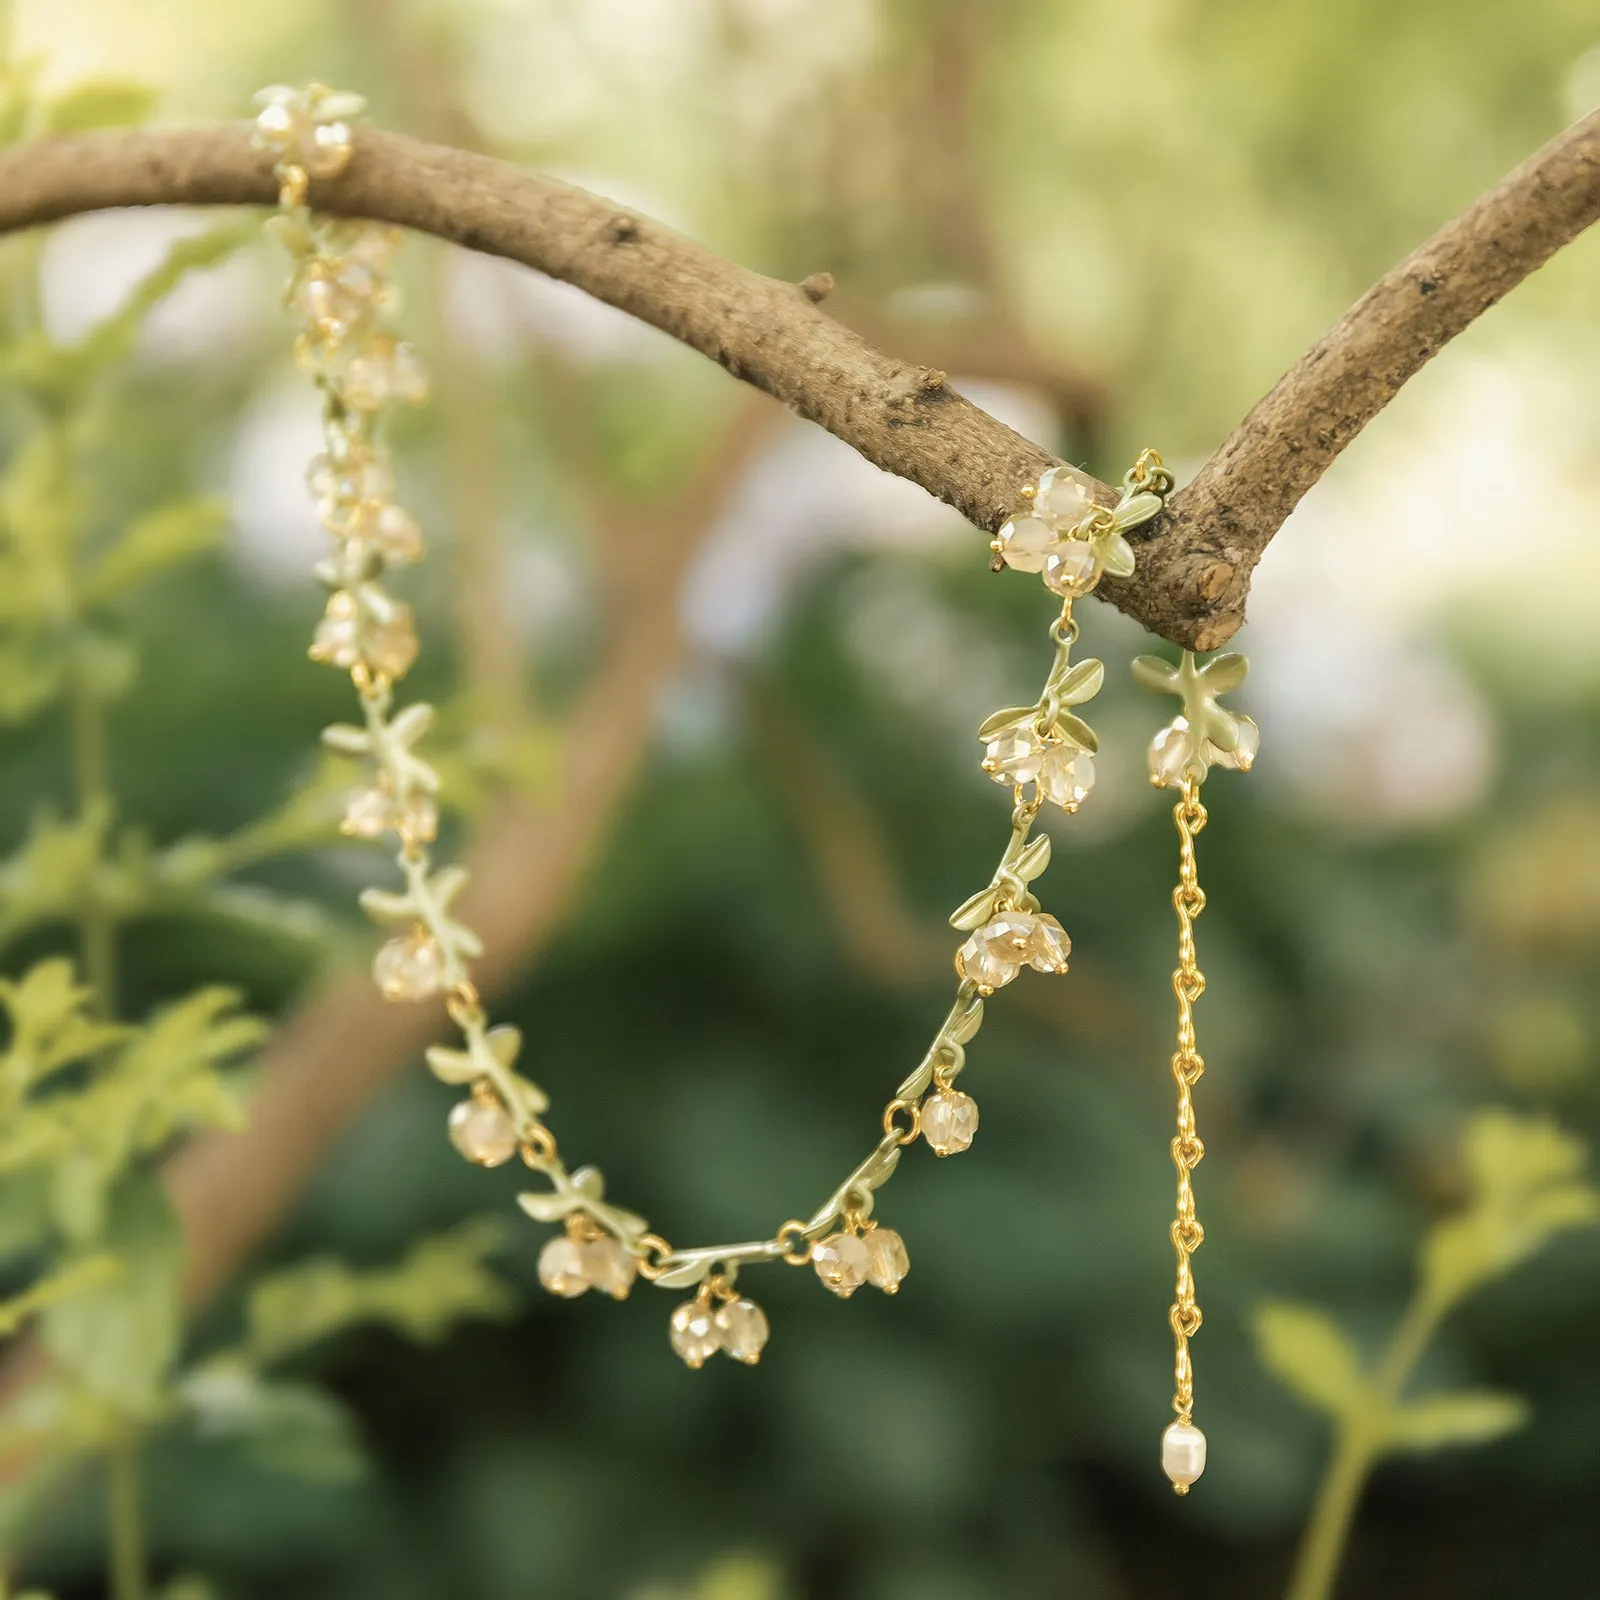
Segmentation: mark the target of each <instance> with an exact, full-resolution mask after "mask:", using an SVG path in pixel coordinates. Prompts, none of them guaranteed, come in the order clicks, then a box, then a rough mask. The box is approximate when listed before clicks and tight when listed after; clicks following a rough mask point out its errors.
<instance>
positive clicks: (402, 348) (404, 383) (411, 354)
mask: <svg viewBox="0 0 1600 1600" xmlns="http://www.w3.org/2000/svg"><path fill="white" fill-rule="evenodd" d="M391 374H392V375H391V382H392V383H393V386H394V394H395V398H396V399H399V400H404V401H405V402H406V404H407V405H412V406H420V405H421V404H422V402H423V401H424V400H426V399H427V398H428V369H427V368H426V367H424V366H423V364H422V358H421V357H420V356H419V355H418V354H417V352H416V350H415V348H414V347H413V346H411V345H409V344H398V345H396V346H395V349H394V358H393V364H392V368H391Z"/></svg>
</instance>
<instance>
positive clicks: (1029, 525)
mask: <svg viewBox="0 0 1600 1600" xmlns="http://www.w3.org/2000/svg"><path fill="white" fill-rule="evenodd" d="M1055 542H1056V532H1055V529H1054V528H1052V527H1051V526H1050V524H1049V523H1048V522H1046V521H1045V520H1044V518H1043V517H1032V516H1023V517H1013V518H1012V519H1011V520H1010V521H1009V522H1008V523H1006V525H1005V526H1004V527H1003V528H1001V530H1000V543H1001V546H1002V549H1001V551H1000V559H1001V560H1002V561H1004V562H1005V564H1006V565H1007V566H1008V567H1012V568H1014V569H1015V570H1016V571H1018V572H1040V571H1043V569H1044V555H1045V551H1046V550H1048V549H1049V548H1050V546H1051V545H1053V544H1054V543H1055Z"/></svg>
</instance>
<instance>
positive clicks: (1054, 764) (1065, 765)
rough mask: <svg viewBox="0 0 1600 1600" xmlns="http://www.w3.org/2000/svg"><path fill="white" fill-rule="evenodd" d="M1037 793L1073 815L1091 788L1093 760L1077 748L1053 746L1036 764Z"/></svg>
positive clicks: (1063, 745) (1065, 745) (1092, 782)
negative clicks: (1072, 812) (1037, 772)
mask: <svg viewBox="0 0 1600 1600" xmlns="http://www.w3.org/2000/svg"><path fill="white" fill-rule="evenodd" d="M1038 781H1039V792H1040V794H1042V795H1043V796H1044V797H1045V799H1046V800H1048V801H1049V802H1050V803H1051V804H1052V805H1057V806H1060V807H1061V808H1062V809H1063V810H1066V811H1076V810H1077V809H1078V807H1079V806H1080V805H1082V804H1083V802H1084V801H1085V800H1086V799H1088V797H1089V791H1090V790H1091V789H1092V788H1094V757H1093V756H1091V755H1090V754H1089V752H1088V751H1087V750H1080V749H1079V748H1078V747H1077V746H1076V745H1071V744H1053V745H1051V746H1049V748H1048V749H1046V751H1045V753H1044V759H1043V760H1042V761H1041V762H1040V763H1039V780H1038Z"/></svg>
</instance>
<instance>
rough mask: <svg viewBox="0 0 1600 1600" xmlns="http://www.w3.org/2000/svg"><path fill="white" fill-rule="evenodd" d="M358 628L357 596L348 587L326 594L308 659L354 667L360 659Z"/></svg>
mask: <svg viewBox="0 0 1600 1600" xmlns="http://www.w3.org/2000/svg"><path fill="white" fill-rule="evenodd" d="M360 631H361V630H360V623H359V621H358V618H357V607H356V597H355V596H354V595H353V594H351V593H350V591H349V590H348V589H340V590H339V591H338V593H336V594H331V595H329V596H328V604H327V607H326V608H325V609H324V611H323V613H322V620H321V621H320V622H318V624H317V630H316V632H315V633H314V634H313V635H312V638H311V659H312V660H313V661H326V662H327V663H328V664H329V665H330V666H335V667H353V666H354V665H355V664H356V662H357V660H358V659H359V655H358V650H359V644H360Z"/></svg>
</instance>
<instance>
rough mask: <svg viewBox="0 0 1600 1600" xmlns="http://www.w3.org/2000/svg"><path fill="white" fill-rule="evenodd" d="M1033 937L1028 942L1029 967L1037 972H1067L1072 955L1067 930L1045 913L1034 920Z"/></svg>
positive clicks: (1041, 913)
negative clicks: (1068, 958) (1069, 957)
mask: <svg viewBox="0 0 1600 1600" xmlns="http://www.w3.org/2000/svg"><path fill="white" fill-rule="evenodd" d="M1033 921H1034V928H1033V936H1032V937H1031V938H1030V939H1029V940H1028V965H1029V966H1030V967H1032V968H1033V969H1034V970H1035V971H1036V972H1065V971H1066V970H1067V957H1068V956H1069V955H1071V954H1072V940H1071V939H1069V938H1068V937H1067V930H1066V929H1065V928H1063V927H1062V926H1061V924H1060V923H1059V922H1057V921H1056V919H1055V918H1054V917H1052V916H1049V915H1047V914H1046V913H1045V912H1042V911H1041V912H1040V913H1039V915H1038V916H1036V917H1035V918H1034V919H1033Z"/></svg>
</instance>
